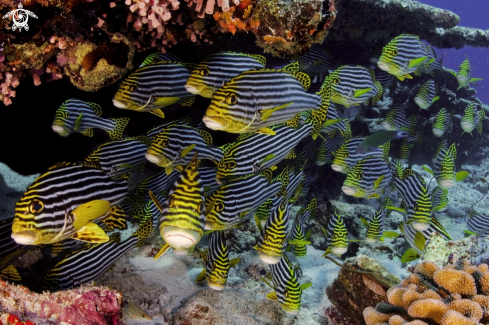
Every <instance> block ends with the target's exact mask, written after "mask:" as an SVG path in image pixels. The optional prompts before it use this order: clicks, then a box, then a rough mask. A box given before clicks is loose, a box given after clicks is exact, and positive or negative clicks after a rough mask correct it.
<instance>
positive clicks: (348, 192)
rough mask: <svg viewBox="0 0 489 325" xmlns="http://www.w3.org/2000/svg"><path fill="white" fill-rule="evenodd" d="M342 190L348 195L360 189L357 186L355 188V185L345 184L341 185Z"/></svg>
mask: <svg viewBox="0 0 489 325" xmlns="http://www.w3.org/2000/svg"><path fill="white" fill-rule="evenodd" d="M341 190H342V191H343V193H345V194H346V195H352V196H353V195H355V194H357V193H358V190H357V189H356V188H353V187H350V186H345V185H343V186H342V187H341Z"/></svg>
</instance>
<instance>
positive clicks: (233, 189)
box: [205, 168, 289, 230]
mask: <svg viewBox="0 0 489 325" xmlns="http://www.w3.org/2000/svg"><path fill="white" fill-rule="evenodd" d="M288 176H289V173H288V169H287V168H285V169H284V170H283V171H282V173H281V174H280V175H279V176H278V177H277V178H275V179H273V180H272V171H271V170H270V169H267V170H265V171H263V172H261V173H259V174H255V175H253V174H251V175H245V176H240V177H236V178H233V179H231V180H230V181H229V182H228V183H227V184H225V185H222V186H221V187H220V188H218V189H217V190H216V191H215V192H214V193H212V194H211V195H210V196H208V197H207V198H206V201H205V206H206V210H205V215H206V222H205V229H206V230H225V229H229V228H232V227H234V226H236V225H237V224H238V223H240V222H241V221H244V220H246V219H247V218H249V217H251V216H253V212H254V211H255V210H256V209H257V208H258V207H259V206H260V205H261V204H262V203H263V202H265V201H266V200H267V199H269V198H271V197H273V196H274V195H276V194H280V193H279V191H281V190H282V191H284V190H285V189H286V187H287V185H288Z"/></svg>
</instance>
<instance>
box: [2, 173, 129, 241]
mask: <svg viewBox="0 0 489 325" xmlns="http://www.w3.org/2000/svg"><path fill="white" fill-rule="evenodd" d="M126 195H127V184H126V182H125V181H124V180H122V181H114V180H112V179H110V178H109V177H108V176H107V175H106V174H105V173H104V172H102V171H100V170H98V169H95V168H91V167H85V166H77V165H70V164H59V165H56V166H53V167H51V168H50V169H49V170H48V171H47V172H46V173H44V174H42V175H41V176H39V177H38V178H37V179H36V180H35V181H34V183H32V184H31V185H30V186H29V187H28V188H27V190H26V191H25V193H24V194H23V196H22V197H21V198H20V200H19V201H18V202H17V203H16V205H15V217H14V221H13V223H12V238H13V239H14V240H15V241H16V242H17V243H18V244H22V245H39V244H51V243H56V242H59V241H62V240H64V239H68V238H74V239H77V240H82V241H87V242H98V243H100V242H106V241H108V239H109V238H108V237H107V235H106V234H105V232H104V231H103V230H102V229H101V228H100V227H99V226H97V225H96V224H95V223H94V222H95V221H98V220H102V219H104V218H105V217H106V216H107V212H109V211H110V208H111V206H114V205H116V204H117V203H119V202H120V201H122V200H123V199H124V197H125V196H126Z"/></svg>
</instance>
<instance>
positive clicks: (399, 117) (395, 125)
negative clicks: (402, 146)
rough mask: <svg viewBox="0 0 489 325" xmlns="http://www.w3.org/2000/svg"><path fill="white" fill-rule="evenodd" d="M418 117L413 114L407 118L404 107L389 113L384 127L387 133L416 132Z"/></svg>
mask: <svg viewBox="0 0 489 325" xmlns="http://www.w3.org/2000/svg"><path fill="white" fill-rule="evenodd" d="M416 123H417V121H416V115H415V114H413V115H411V116H409V117H407V118H406V110H405V109H404V107H397V108H394V109H391V110H390V111H389V112H387V115H386V116H385V120H384V121H382V124H381V125H382V127H383V128H384V129H386V130H387V131H398V130H414V129H415V128H416Z"/></svg>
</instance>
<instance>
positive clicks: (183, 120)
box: [146, 117, 192, 139]
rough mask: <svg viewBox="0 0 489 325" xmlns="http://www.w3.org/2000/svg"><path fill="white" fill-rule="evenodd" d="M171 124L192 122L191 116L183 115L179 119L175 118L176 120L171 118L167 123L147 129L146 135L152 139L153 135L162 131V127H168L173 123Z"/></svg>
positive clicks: (188, 123)
mask: <svg viewBox="0 0 489 325" xmlns="http://www.w3.org/2000/svg"><path fill="white" fill-rule="evenodd" d="M173 124H185V125H190V124H192V118H190V117H183V118H181V119H177V120H173V121H170V122H167V123H163V124H160V125H158V126H156V127H154V128H152V129H151V130H149V131H148V133H147V134H146V135H147V136H148V137H150V138H151V139H152V138H153V137H154V136H155V135H157V134H158V133H160V132H161V131H163V130H164V129H166V128H167V127H169V126H170V125H173Z"/></svg>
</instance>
